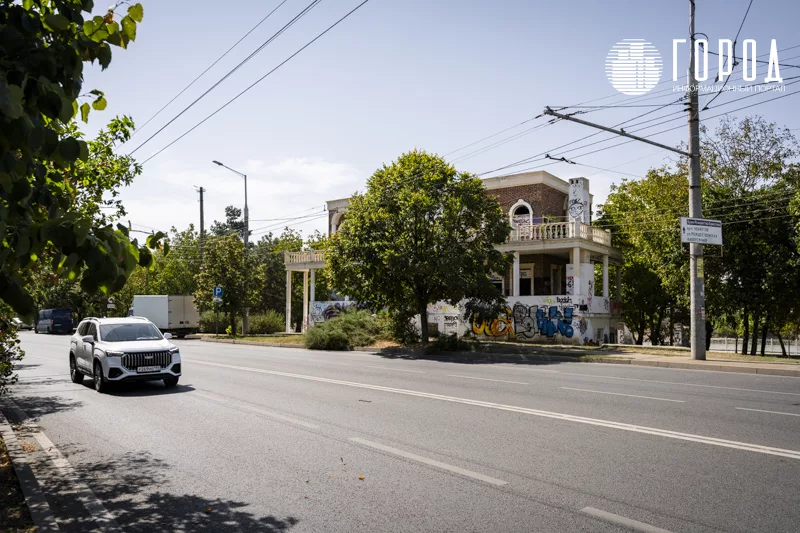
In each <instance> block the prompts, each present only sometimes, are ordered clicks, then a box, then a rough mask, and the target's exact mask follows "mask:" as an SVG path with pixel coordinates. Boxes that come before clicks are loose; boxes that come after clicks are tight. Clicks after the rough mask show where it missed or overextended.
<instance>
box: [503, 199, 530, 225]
mask: <svg viewBox="0 0 800 533" xmlns="http://www.w3.org/2000/svg"><path fill="white" fill-rule="evenodd" d="M508 219H509V220H510V221H511V223H512V224H513V225H515V226H519V225H526V224H533V208H532V207H531V204H529V203H528V202H526V201H525V200H522V199H520V200H517V202H516V203H515V204H514V205H512V206H511V209H509V210H508Z"/></svg>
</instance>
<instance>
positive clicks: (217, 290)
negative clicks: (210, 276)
mask: <svg viewBox="0 0 800 533" xmlns="http://www.w3.org/2000/svg"><path fill="white" fill-rule="evenodd" d="M213 294H214V335H216V336H217V337H219V304H220V303H222V287H221V286H219V285H215V286H214V292H213Z"/></svg>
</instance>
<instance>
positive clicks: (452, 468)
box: [348, 437, 508, 487]
mask: <svg viewBox="0 0 800 533" xmlns="http://www.w3.org/2000/svg"><path fill="white" fill-rule="evenodd" d="M348 440H351V441H353V442H356V443H358V444H363V445H364V446H369V447H370V448H375V449H376V450H381V451H384V452H387V453H391V454H394V455H399V456H400V457H405V458H406V459H410V460H412V461H417V462H420V463H423V464H426V465H429V466H435V467H436V468H441V469H442V470H447V471H448V472H454V473H456V474H460V475H462V476H466V477H471V478H473V479H477V480H480V481H485V482H486V483H490V484H492V485H497V486H498V487H502V486H503V485H508V481H503V480H502V479H496V478H493V477H489V476H484V475H483V474H479V473H478V472H473V471H472V470H466V469H464V468H460V467H458V466H453V465H449V464H447V463H442V462H441V461H436V460H435V459H429V458H427V457H422V456H421V455H417V454H415V453H411V452H406V451H403V450H399V449H397V448H392V447H391V446H385V445H383V444H380V443H378V442H372V441H369V440H364V439H359V438H358V437H350V438H349V439H348Z"/></svg>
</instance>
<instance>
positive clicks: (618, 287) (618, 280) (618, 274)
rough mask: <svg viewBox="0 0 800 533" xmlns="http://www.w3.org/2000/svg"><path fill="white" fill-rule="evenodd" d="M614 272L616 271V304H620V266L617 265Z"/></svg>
mask: <svg viewBox="0 0 800 533" xmlns="http://www.w3.org/2000/svg"><path fill="white" fill-rule="evenodd" d="M614 270H616V271H617V303H619V304H621V303H622V266H621V265H617V268H615V269H614Z"/></svg>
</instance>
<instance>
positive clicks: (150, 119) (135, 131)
mask: <svg viewBox="0 0 800 533" xmlns="http://www.w3.org/2000/svg"><path fill="white" fill-rule="evenodd" d="M287 1H288V0H283V1H282V2H280V3H279V4H278V5H277V6H276V7H275V8H274V9H273V10H272V11H270V12H269V13H267V15H266V16H265V17H264V18H262V19H261V20H259V21H258V23H256V25H255V26H253V27H252V28H250V31H248V32H247V33H245V34H244V35H242V37H241V38H239V40H238V41H236V42H235V43H233V46H231V47H230V48H228V49H227V50H225V52H224V53H223V54H222V55H221V56H219V57H218V58H217V59H216V60H215V61H214V62H213V63H211V64H210V65H209V66H208V67H206V69H205V70H204V71H203V72H201V73H200V74H198V75H197V77H195V78H194V79H193V80H192V81H190V82H189V84H188V85H187V86H186V87H184V88H183V89H181V91H180V92H178V94H176V95H175V96H173V97H172V99H171V100H170V101H169V102H167V103H166V104H164V105H163V106H162V107H161V109H159V110H158V111H156V112H155V114H154V115H153V116H151V117H150V118H148V119H147V120H146V121H145V123H144V124H142V125H141V126H139V127H138V128H136V129H135V130H134V131H133V133H131V139H132V138H133V136H134V135H136V134H137V133H138V132H139V131H140V130H142V129H143V128H144V127H145V126H147V125H148V124H150V122H151V121H152V120H153V119H154V118H156V117H157V116H158V115H160V114H161V112H162V111H164V110H165V109H166V108H167V107H169V105H170V104H171V103H172V102H174V101H175V100H177V99H178V97H180V96H181V95H182V94H183V93H185V92H186V91H187V90H188V89H189V88H190V87H191V86H192V85H194V84H195V83H196V82H197V80H199V79H200V78H202V77H203V76H204V75H205V74H206V73H207V72H208V71H209V70H211V69H212V68H214V66H215V65H216V64H217V63H219V62H220V61H222V59H224V58H225V56H227V55H228V54H229V53H231V51H233V49H234V48H236V47H237V46H239V44H240V43H241V42H242V41H244V40H245V39H246V38H247V37H248V36H249V35H250V34H251V33H253V32H254V31H255V30H256V28H258V27H259V26H261V25H262V24H263V23H264V22H266V20H267V19H268V18H269V17H270V16H271V15H272V14H273V13H275V12H276V11H277V10H278V8H280V7H281V6H282V5H283V4H285V3H286V2H287ZM128 140H129V141H130V139H128Z"/></svg>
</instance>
